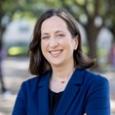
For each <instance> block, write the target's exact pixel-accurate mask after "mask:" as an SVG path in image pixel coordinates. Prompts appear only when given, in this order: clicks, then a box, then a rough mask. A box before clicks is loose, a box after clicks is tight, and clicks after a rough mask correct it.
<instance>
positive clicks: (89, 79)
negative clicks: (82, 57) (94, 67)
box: [80, 69, 109, 87]
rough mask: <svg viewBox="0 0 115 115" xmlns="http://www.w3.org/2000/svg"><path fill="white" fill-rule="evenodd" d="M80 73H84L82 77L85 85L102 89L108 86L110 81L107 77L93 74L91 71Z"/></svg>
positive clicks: (82, 70)
mask: <svg viewBox="0 0 115 115" xmlns="http://www.w3.org/2000/svg"><path fill="white" fill-rule="evenodd" d="M80 73H82V74H81V75H82V76H81V77H83V81H84V84H85V85H89V86H95V85H96V87H101V86H103V85H105V86H107V85H108V84H109V81H108V79H107V77H106V76H103V75H101V74H100V73H96V72H92V71H89V70H85V69H81V70H80Z"/></svg>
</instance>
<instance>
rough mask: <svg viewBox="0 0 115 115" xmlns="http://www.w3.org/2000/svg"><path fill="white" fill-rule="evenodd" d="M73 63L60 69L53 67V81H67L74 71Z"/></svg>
mask: <svg viewBox="0 0 115 115" xmlns="http://www.w3.org/2000/svg"><path fill="white" fill-rule="evenodd" d="M74 69H75V67H74V63H69V64H66V65H63V66H61V67H53V74H52V78H53V79H61V80H67V79H69V77H70V76H71V75H72V73H73V71H74Z"/></svg>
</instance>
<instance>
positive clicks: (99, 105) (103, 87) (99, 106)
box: [86, 77, 110, 115]
mask: <svg viewBox="0 0 115 115" xmlns="http://www.w3.org/2000/svg"><path fill="white" fill-rule="evenodd" d="M86 113H87V115H110V96H109V83H108V80H107V79H106V78H103V77H99V78H98V79H96V80H94V81H92V84H91V86H90V89H89V93H88V101H87V105H86Z"/></svg>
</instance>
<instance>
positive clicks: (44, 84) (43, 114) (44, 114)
mask: <svg viewBox="0 0 115 115" xmlns="http://www.w3.org/2000/svg"><path fill="white" fill-rule="evenodd" d="M49 78H50V73H48V74H46V75H45V76H42V78H40V82H39V85H38V115H49V101H48V100H49V99H48V98H49V97H48V87H49V86H48V84H49Z"/></svg>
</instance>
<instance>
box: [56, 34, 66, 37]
mask: <svg viewBox="0 0 115 115" xmlns="http://www.w3.org/2000/svg"><path fill="white" fill-rule="evenodd" d="M57 36H58V37H64V36H65V35H64V34H58V35H57Z"/></svg>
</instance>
